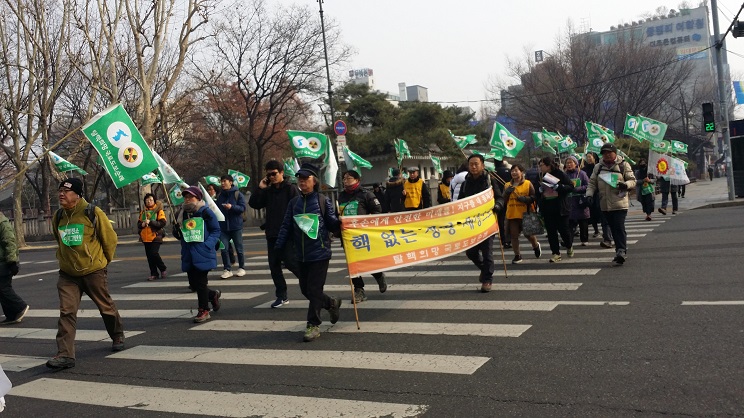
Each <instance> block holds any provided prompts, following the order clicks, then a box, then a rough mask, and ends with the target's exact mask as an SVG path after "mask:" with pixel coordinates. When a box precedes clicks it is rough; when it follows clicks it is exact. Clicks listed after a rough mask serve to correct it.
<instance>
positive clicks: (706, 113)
mask: <svg viewBox="0 0 744 418" xmlns="http://www.w3.org/2000/svg"><path fill="white" fill-rule="evenodd" d="M703 131H704V132H715V131H716V116H715V114H714V113H713V103H703Z"/></svg>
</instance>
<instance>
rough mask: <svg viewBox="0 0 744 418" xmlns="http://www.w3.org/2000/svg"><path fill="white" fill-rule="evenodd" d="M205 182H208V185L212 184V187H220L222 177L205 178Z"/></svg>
mask: <svg viewBox="0 0 744 418" xmlns="http://www.w3.org/2000/svg"><path fill="white" fill-rule="evenodd" d="M204 181H206V182H207V184H211V185H212V186H218V187H219V186H220V184H221V183H220V176H212V175H209V176H204Z"/></svg>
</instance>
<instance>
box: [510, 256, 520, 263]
mask: <svg viewBox="0 0 744 418" xmlns="http://www.w3.org/2000/svg"><path fill="white" fill-rule="evenodd" d="M521 262H522V256H521V255H515V256H514V259H513V260H512V264H519V263H521Z"/></svg>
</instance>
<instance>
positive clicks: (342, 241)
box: [336, 200, 362, 330]
mask: <svg viewBox="0 0 744 418" xmlns="http://www.w3.org/2000/svg"><path fill="white" fill-rule="evenodd" d="M345 209H346V208H345V207H344V210H345ZM336 213H337V214H338V216H339V219H340V217H341V212H340V210H339V205H338V200H336ZM341 226H342V227H343V224H341ZM341 248H344V239H343V238H341ZM345 255H346V249H344V256H345ZM346 272H347V273H348V274H349V286H350V287H351V303H352V304H354V318H355V319H356V326H357V330H360V329H362V328H361V327H360V326H359V311H358V310H357V302H356V298H355V297H354V282H353V281H352V279H351V272H350V271H349V262H348V260H347V262H346Z"/></svg>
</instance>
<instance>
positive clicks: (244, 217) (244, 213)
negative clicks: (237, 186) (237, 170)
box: [235, 190, 248, 222]
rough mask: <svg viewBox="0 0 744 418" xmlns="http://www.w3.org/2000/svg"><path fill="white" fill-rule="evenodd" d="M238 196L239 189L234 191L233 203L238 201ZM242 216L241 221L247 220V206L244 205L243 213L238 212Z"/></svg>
mask: <svg viewBox="0 0 744 418" xmlns="http://www.w3.org/2000/svg"><path fill="white" fill-rule="evenodd" d="M239 196H240V190H236V191H235V203H238V197H239ZM240 215H241V216H242V217H243V222H248V206H247V205H246V207H245V209H244V210H243V213H241V214H240Z"/></svg>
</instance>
